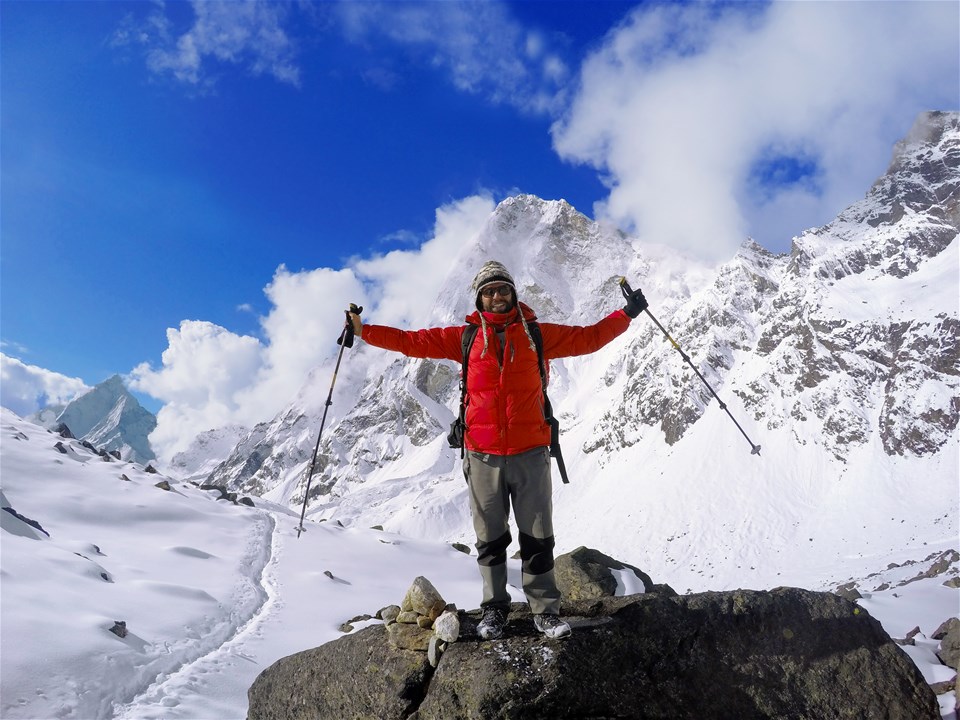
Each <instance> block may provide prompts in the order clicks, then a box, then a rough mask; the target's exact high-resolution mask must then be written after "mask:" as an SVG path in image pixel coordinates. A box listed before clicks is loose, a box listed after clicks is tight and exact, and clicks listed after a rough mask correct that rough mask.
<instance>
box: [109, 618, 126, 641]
mask: <svg viewBox="0 0 960 720" xmlns="http://www.w3.org/2000/svg"><path fill="white" fill-rule="evenodd" d="M110 632H112V633H113V634H114V635H116V636H117V637H121V638H125V637H126V636H127V621H126V620H114V621H113V627H112V628H110Z"/></svg>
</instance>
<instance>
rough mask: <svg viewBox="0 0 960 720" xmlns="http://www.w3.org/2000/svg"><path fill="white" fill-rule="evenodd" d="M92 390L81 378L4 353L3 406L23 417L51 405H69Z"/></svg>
mask: <svg viewBox="0 0 960 720" xmlns="http://www.w3.org/2000/svg"><path fill="white" fill-rule="evenodd" d="M89 389H90V387H89V386H87V385H86V384H85V383H84V382H83V380H81V379H80V378H72V377H67V376H66V375H61V374H60V373H55V372H51V371H50V370H44V369H43V368H40V367H37V366H35V365H28V364H26V363H25V362H23V361H21V360H18V359H17V358H13V357H10V356H9V355H6V354H4V353H0V405H2V406H3V407H5V408H8V409H10V410H13V411H14V412H15V413H17V415H19V416H21V417H26V416H27V415H32V414H33V413H35V412H37V411H38V410H40V409H42V408H44V407H48V406H51V405H54V406H55V405H66V404H67V403H68V402H70V401H71V400H73V399H74V398H75V397H77V395H80V394H82V393H84V392H86V391H87V390H89Z"/></svg>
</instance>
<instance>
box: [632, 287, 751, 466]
mask: <svg viewBox="0 0 960 720" xmlns="http://www.w3.org/2000/svg"><path fill="white" fill-rule="evenodd" d="M620 290H621V292H622V293H623V296H624V297H625V298H627V299H628V300H629V299H630V296H631V295H632V294H633V288H631V287H630V283H628V282H627V279H626V278H625V277H622V278H620ZM644 312H646V313H647V315H649V316H650V319H651V320H653V322H654V323H655V324H656V326H657V327H658V328H660V330H661V331H662V332H663V334H664V335H666V336H667V340H669V341H670V344H671V345H673V346H674V347H675V348H676V349H677V352H678V353H680V357H682V358H683V359H684V360H686V361H687V364H688V365H689V366H690V367H691V368H693V371H694V372H695V373H696V374H697V377H698V378H700V379H701V380H703V384H704V385H706V386H707V389H708V390H709V391H710V393H711V394H712V395H713V396H714V397H715V398H716V399H717V402H718V403H720V408H721V409H722V410H723V411H724V412H726V413H727V415H728V416H729V417H730V419H731V420H733V424H734V425H736V426H737V430H739V431H740V432H741V433H742V434H743V436H744V437H745V438H746V439H747V442H748V443H750V447H751V450H750V454H751V455H759V454H760V446H759V445H754V444H753V440H751V439H750V436H749V435H747V433H746V432H745V431H744V429H743V428H742V427H740V423H738V422H737V419H736V418H735V417H734V416H733V415H732V414H731V412H730V410H729V409H728V408H727V404H726V403H725V402H724V401H723V400H721V399H720V396H719V395H717V393H716V392H715V391H714V389H713V388H712V387H710V383H708V382H707V379H706V378H705V377H704V376H703V375H702V374H701V373H700V371H699V370H698V369H697V366H696V365H694V364H693V362H692V361H691V360H690V356H689V355H687V354H686V353H685V352H684V351H683V349H682V348H681V347H680V345H679V343H677V341H676V340H674V339H673V338H672V337H670V333H668V332H667V329H666V328H665V327H663V325H661V324H660V321H659V320H657V319H656V318H655V317H654V316H653V313H652V312H650V308H649V307H648V308H646V309H645V310H644Z"/></svg>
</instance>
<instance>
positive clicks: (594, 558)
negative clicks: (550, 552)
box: [554, 546, 654, 600]
mask: <svg viewBox="0 0 960 720" xmlns="http://www.w3.org/2000/svg"><path fill="white" fill-rule="evenodd" d="M624 572H625V573H632V574H633V575H634V577H635V581H634V583H636V581H639V582H640V583H643V588H644V591H645V592H651V591H653V589H654V585H653V581H652V580H651V579H650V576H649V575H647V574H646V573H645V572H643V570H641V569H640V568H637V567H634V566H633V565H627V564H626V563H622V562H620V561H619V560H616V559H614V558H612V557H610V556H609V555H604V554H603V553H602V552H600V551H599V550H594V549H593V548H588V547H583V546H580V547H578V548H577V549H576V550H572V551H571V552H568V553H565V554H563V555H560V556H558V557H557V559H556V561H555V563H554V573H555V574H556V578H557V587H558V588H559V589H560V592H561V593H563V597H565V598H566V599H568V600H594V599H596V598H601V597H608V596H612V595H616V594H617V592H616V591H617V587H618V585H619V584H620V582H621V581H619V577H620V573H624ZM623 594H625V593H623V592H620V595H623Z"/></svg>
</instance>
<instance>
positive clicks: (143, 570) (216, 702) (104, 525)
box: [0, 409, 958, 720]
mask: <svg viewBox="0 0 960 720" xmlns="http://www.w3.org/2000/svg"><path fill="white" fill-rule="evenodd" d="M0 420H2V422H0V433H2V434H0V443H2V483H3V498H2V499H3V505H4V507H7V506H12V507H13V509H14V510H16V512H18V513H19V514H20V515H21V516H23V517H25V518H29V519H31V520H34V521H36V522H38V523H39V524H40V525H41V526H42V528H43V530H45V531H46V533H49V536H47V535H46V534H44V533H43V532H40V531H39V530H37V529H36V528H35V527H33V526H32V525H30V524H27V523H26V522H23V521H21V520H20V519H18V518H16V517H14V516H13V515H12V514H10V513H7V512H2V513H0V520H2V533H0V534H2V545H0V550H2V554H0V560H2V566H0V580H2V595H0V598H2V614H0V620H2V634H3V654H2V656H0V683H2V684H0V716H2V717H4V718H10V719H11V720H13V719H16V718H31V719H36V718H82V719H84V720H87V719H92V718H111V717H113V718H128V719H131V720H132V719H134V718H136V719H137V720H145V719H149V718H165V719H166V718H170V719H173V718H192V719H200V718H202V719H216V718H230V719H232V718H243V717H245V716H246V710H247V695H246V693H247V689H248V688H249V686H250V685H251V684H252V683H253V681H254V679H255V678H256V676H257V675H258V674H259V673H260V672H261V671H262V670H264V669H265V668H266V667H268V666H269V665H270V664H272V663H273V662H274V661H276V660H278V659H280V658H281V657H285V656H287V655H290V654H292V653H296V652H299V651H302V650H305V649H308V648H311V647H315V646H317V645H319V644H322V643H324V642H328V641H330V640H333V639H335V638H337V637H339V636H340V635H341V631H340V630H339V626H340V625H341V624H342V623H344V622H346V621H348V620H351V619H352V618H354V617H356V616H358V615H361V614H370V615H373V614H375V613H376V611H377V610H379V609H380V608H382V607H384V606H386V605H389V604H395V603H398V602H399V601H400V600H401V599H402V597H403V595H404V593H405V592H406V589H407V588H408V587H409V585H410V583H411V582H412V581H413V579H414V578H415V577H416V576H418V575H424V576H426V577H427V578H429V579H430V580H431V582H433V584H434V585H435V586H436V587H437V588H438V589H439V590H440V592H441V593H442V594H443V596H444V598H445V599H446V600H447V601H448V602H453V603H456V604H457V606H458V607H461V608H465V609H470V608H474V607H476V606H477V605H478V603H479V598H480V591H481V588H480V582H479V575H478V573H477V571H476V561H475V558H473V557H470V556H468V555H466V554H464V553H461V552H459V551H457V550H455V549H453V548H452V547H451V546H450V545H449V544H446V543H443V542H439V541H429V540H416V539H411V538H409V537H404V536H401V535H398V534H395V533H390V532H382V531H378V530H374V529H368V528H360V527H353V528H344V527H341V526H339V525H338V524H336V523H334V522H323V523H313V522H308V523H307V530H306V532H304V533H303V534H302V536H301V537H300V538H298V537H297V533H296V525H297V521H298V519H299V518H298V515H297V513H296V512H295V511H294V510H292V509H290V508H287V507H284V506H281V505H276V504H272V503H270V502H267V501H263V500H257V501H256V504H257V507H247V506H245V505H233V504H230V503H226V502H223V501H217V500H215V497H216V496H217V493H213V492H206V491H202V490H200V489H199V488H198V487H196V486H194V485H192V484H191V483H188V482H182V483H177V482H172V483H171V486H172V489H171V490H170V491H164V490H162V489H160V488H158V487H156V486H155V485H156V483H157V482H158V481H159V480H160V479H162V476H160V475H157V474H150V473H146V472H145V471H144V470H143V469H142V467H141V466H138V465H134V464H132V463H121V462H105V461H104V460H102V459H101V458H100V457H99V456H98V455H95V454H93V453H91V452H89V451H88V450H87V449H86V448H84V447H82V446H81V445H80V444H79V443H78V442H76V441H69V440H61V439H60V438H59V437H58V436H56V435H53V434H52V433H50V432H49V431H48V430H46V429H44V428H41V427H39V426H37V425H34V424H32V423H29V422H27V421H25V420H22V419H21V418H19V417H17V416H16V415H15V414H13V413H12V412H10V411H9V410H6V409H4V410H2V416H0ZM57 441H61V442H63V444H64V446H65V447H67V449H68V451H69V452H68V454H61V453H59V452H58V451H57V450H56V449H54V445H55V443H56V442H57ZM739 449H740V450H743V448H739ZM124 477H126V478H128V479H124ZM639 482H640V483H641V484H643V485H649V482H650V480H649V479H648V480H646V481H644V480H640V481H639ZM749 483H750V484H751V485H752V487H751V488H750V489H749V491H750V492H763V491H764V489H763V487H762V483H760V482H759V481H758V480H757V479H756V478H755V477H754V478H750V479H749ZM387 487H389V486H381V487H380V489H381V490H384V489H385V488H387ZM574 487H581V488H582V487H583V484H582V483H581V485H580V486H574ZM664 487H673V488H674V491H673V492H674V493H675V494H676V495H677V496H678V497H679V496H684V495H689V494H690V488H689V487H687V485H686V484H685V483H684V482H676V483H674V484H672V485H668V484H666V483H664ZM733 488H734V485H732V484H731V485H730V486H727V487H724V488H717V489H716V491H715V492H714V493H711V494H710V497H708V498H707V500H708V501H709V502H712V501H713V500H712V499H711V498H713V499H715V498H716V497H717V495H719V494H720V493H722V492H727V491H730V490H732V489H733ZM427 490H428V488H427V487H426V486H424V491H425V492H426V491H427ZM771 490H772V488H771ZM430 492H433V493H434V494H432V495H428V496H427V498H426V499H425V501H427V502H434V503H436V511H435V513H434V514H433V517H434V519H435V520H436V522H437V525H438V526H439V527H444V526H450V527H453V526H455V525H457V524H458V523H459V522H461V520H462V518H460V517H459V514H461V513H462V508H460V507H458V503H462V498H461V496H460V495H459V494H458V492H459V488H457V489H454V488H451V490H450V493H449V495H448V497H447V499H446V501H444V500H443V499H442V498H441V497H439V496H436V492H437V491H436V490H435V489H434V490H433V491H430ZM743 492H747V490H743ZM806 492H808V490H807V489H805V488H803V487H798V488H797V493H798V495H799V496H803V495H804V493H806ZM618 502H621V503H622V502H623V499H622V498H621V499H620V500H618ZM773 507H774V506H773V505H771V508H772V509H773ZM642 510H643V508H642V507H638V508H637V512H638V514H639V513H641V512H642ZM445 513H450V514H452V515H456V516H457V517H456V518H455V519H449V518H445V517H444V515H445ZM799 518H800V514H799V513H798V514H796V515H789V516H784V517H780V518H777V517H768V518H759V517H757V518H752V519H749V518H728V519H727V520H725V521H723V523H724V527H725V528H727V529H728V530H729V534H730V535H731V538H736V540H735V541H732V542H731V548H733V547H735V548H736V552H737V554H738V562H740V563H742V564H746V563H749V564H750V565H752V566H754V567H757V568H763V567H765V566H767V565H770V564H771V563H774V564H775V562H776V561H775V559H774V558H773V557H771V554H772V553H776V552H779V551H780V550H779V545H778V544H777V543H765V542H763V539H764V538H765V537H767V534H768V533H769V532H770V530H769V528H770V527H775V528H779V530H778V532H782V533H784V534H785V535H787V536H789V537H793V536H794V535H795V533H793V526H794V524H795V523H796V522H797V521H798V519H799ZM674 522H675V524H676V527H677V528H678V530H677V532H676V535H675V537H673V538H672V541H669V542H664V543H663V544H662V546H661V547H659V548H651V554H654V553H660V552H661V551H663V552H665V553H666V554H668V555H670V553H675V552H676V551H677V550H681V552H680V553H679V554H676V555H674V556H671V557H674V561H675V562H681V563H682V562H686V561H687V560H688V559H689V556H690V555H691V554H692V553H693V549H694V547H696V546H695V545H694V544H693V541H695V540H696V537H697V532H698V531H697V528H695V527H693V526H690V525H686V526H685V525H684V522H683V518H682V517H680V518H675V520H674ZM764 527H766V530H764V531H763V532H761V528H764ZM611 530H612V531H614V532H616V533H619V534H621V535H622V534H623V533H624V527H623V526H619V527H613V528H611ZM791 533H792V534H791ZM437 535H438V536H441V537H442V534H441V533H438V534H437ZM597 547H598V549H601V550H602V551H608V549H607V547H604V546H602V545H599V546H597ZM933 550H934V548H932V547H929V548H926V549H925V552H926V553H932V552H933ZM721 551H723V549H722V548H717V549H711V548H710V547H701V548H700V552H701V553H703V554H704V555H706V556H707V557H711V556H712V555H713V553H717V552H721ZM615 556H616V555H615ZM915 559H916V558H915V554H913V553H911V552H910V551H909V550H908V549H906V548H901V549H900V550H899V553H889V552H888V553H886V554H884V553H878V555H877V556H876V557H873V558H869V560H864V559H863V558H861V557H859V556H857V557H853V558H848V559H847V561H846V562H844V561H843V560H842V557H841V555H830V556H829V557H828V560H829V563H828V566H829V572H828V568H826V567H823V568H817V569H816V571H815V572H814V571H809V572H807V570H809V569H805V571H804V572H801V573H800V575H801V576H807V577H811V578H813V577H814V576H815V577H816V578H818V579H819V581H820V584H821V585H822V586H824V587H826V586H827V585H829V584H830V583H834V584H836V583H839V582H842V581H844V580H846V579H847V575H846V574H845V573H847V572H849V573H852V574H855V575H856V576H857V577H858V578H862V577H863V575H864V570H865V569H868V568H873V569H876V568H877V567H878V566H885V564H886V563H887V560H891V562H894V563H897V564H898V565H899V566H898V567H896V568H892V569H888V570H886V571H884V572H882V573H880V574H879V575H877V576H876V577H875V578H871V582H876V584H877V586H878V587H879V586H880V585H881V583H888V584H890V585H891V589H889V590H883V591H876V592H867V593H865V598H864V599H863V600H862V601H861V605H862V606H863V607H864V608H865V609H866V610H868V611H869V612H870V613H871V614H872V615H874V616H875V617H876V618H877V619H878V620H880V622H881V623H883V625H884V627H885V628H886V629H887V631H888V632H889V633H891V635H893V636H895V637H904V636H905V635H906V634H907V633H908V632H909V631H910V630H911V629H912V628H914V627H917V626H919V628H920V631H921V634H920V635H917V636H916V639H915V642H916V644H915V645H914V646H907V647H905V651H906V652H907V653H908V654H909V655H910V657H911V658H912V659H913V660H914V662H916V663H917V665H918V666H919V667H920V668H921V670H922V671H923V673H924V675H925V677H927V678H928V680H929V681H930V682H937V681H941V680H945V679H949V677H951V676H952V671H950V670H949V669H947V668H945V667H944V666H942V665H939V663H937V661H936V657H935V655H934V654H933V653H934V651H935V649H936V641H933V640H930V639H928V638H929V635H930V634H932V633H933V632H934V631H935V630H936V628H937V627H938V626H939V625H940V623H941V622H943V621H944V620H946V619H947V618H948V617H950V616H956V614H957V606H958V591H957V590H956V589H952V588H947V587H945V586H943V585H942V584H941V583H942V581H943V577H942V576H941V577H937V578H932V579H921V580H917V581H914V582H910V583H908V584H906V585H899V586H898V585H896V583H899V582H903V581H905V580H909V579H911V578H913V577H914V576H916V575H917V574H918V573H919V572H921V571H922V570H924V569H926V568H925V566H922V565H920V564H910V563H909V561H911V560H915ZM701 562H702V566H706V567H708V566H709V564H710V561H709V560H706V559H705V560H703V561H701ZM643 569H645V570H648V569H649V568H646V567H645V568H643ZM816 573H820V574H819V575H817V574H816ZM858 573H859V574H858ZM519 575H520V569H519V566H518V564H517V563H516V561H510V582H511V585H512V586H511V588H510V589H511V593H512V595H513V598H514V599H515V600H517V601H520V600H522V599H523V594H522V592H521V591H520V590H519V589H518V586H519V579H520V578H519ZM652 575H653V579H654V582H659V581H662V578H659V577H657V576H656V574H653V573H652ZM741 577H742V579H743V580H744V582H745V583H746V584H751V580H752V578H753V576H752V574H751V572H748V571H747V570H746V568H744V570H743V574H742V576H741ZM618 585H619V589H618V592H624V593H631V592H638V591H639V590H640V589H641V588H640V587H638V583H637V582H636V579H635V577H634V576H633V574H632V573H628V572H624V573H619V574H618ZM864 587H866V585H864ZM678 589H681V590H682V588H678ZM118 620H122V621H124V622H125V623H126V628H127V631H128V634H127V635H126V637H124V638H120V637H118V636H117V635H115V634H113V633H111V632H110V628H111V627H113V626H114V623H115V622H116V621H118ZM371 622H375V621H367V622H358V623H356V624H355V628H357V629H359V628H360V627H364V626H366V625H369V624H370V623H371ZM953 697H954V696H953V694H952V693H947V694H945V695H942V696H941V698H940V701H941V707H942V708H943V712H944V715H945V717H946V716H947V714H948V713H950V712H952V711H953V703H954V699H953Z"/></svg>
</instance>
